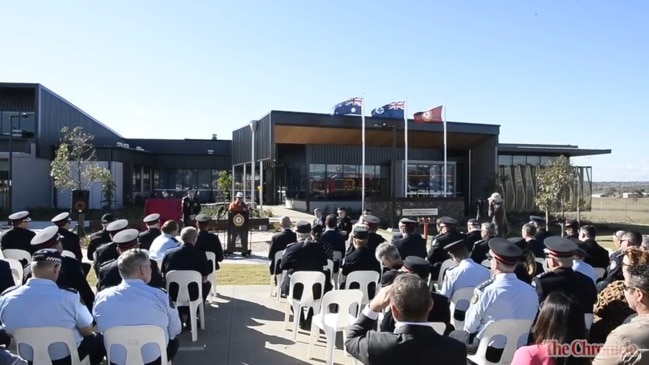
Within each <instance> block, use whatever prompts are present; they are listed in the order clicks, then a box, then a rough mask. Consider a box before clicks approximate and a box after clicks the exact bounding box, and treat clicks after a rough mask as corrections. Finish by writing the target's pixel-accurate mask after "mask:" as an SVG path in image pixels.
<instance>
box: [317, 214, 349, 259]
mask: <svg viewBox="0 0 649 365" xmlns="http://www.w3.org/2000/svg"><path fill="white" fill-rule="evenodd" d="M337 224H338V218H336V216H335V215H333V214H329V215H328V216H327V218H326V219H325V227H326V228H325V231H324V232H323V233H322V236H320V241H322V242H327V243H329V245H330V246H331V249H332V250H333V251H338V252H340V253H341V254H343V256H344V255H345V235H344V233H341V232H340V231H339V230H338V229H337V228H336V225H337Z"/></svg>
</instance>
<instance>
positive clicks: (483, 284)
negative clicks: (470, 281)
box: [476, 279, 494, 290]
mask: <svg viewBox="0 0 649 365" xmlns="http://www.w3.org/2000/svg"><path fill="white" fill-rule="evenodd" d="M493 282H494V279H489V280H487V281H485V282H484V283H482V284H480V285H478V286H476V289H477V290H482V289H484V288H486V287H488V286H489V285H490V284H491V283H493Z"/></svg>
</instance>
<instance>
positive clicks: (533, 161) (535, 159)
mask: <svg viewBox="0 0 649 365" xmlns="http://www.w3.org/2000/svg"><path fill="white" fill-rule="evenodd" d="M527 164H528V165H535V166H538V165H540V164H541V156H527Z"/></svg>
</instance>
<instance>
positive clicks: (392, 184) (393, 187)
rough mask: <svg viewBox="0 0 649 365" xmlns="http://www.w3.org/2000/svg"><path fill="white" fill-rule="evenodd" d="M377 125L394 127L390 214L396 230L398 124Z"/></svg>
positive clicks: (392, 224)
mask: <svg viewBox="0 0 649 365" xmlns="http://www.w3.org/2000/svg"><path fill="white" fill-rule="evenodd" d="M374 126H375V127H379V128H391V129H392V152H391V156H392V159H391V160H392V161H391V163H390V180H391V181H390V197H391V201H392V204H391V205H392V209H391V210H392V213H391V214H390V228H391V229H392V230H394V224H395V223H396V215H395V211H396V209H397V207H396V205H397V203H396V198H395V193H396V192H397V189H396V186H395V185H396V175H397V174H396V169H395V161H396V156H395V152H396V151H397V126H396V125H394V124H388V123H381V124H378V123H377V124H374Z"/></svg>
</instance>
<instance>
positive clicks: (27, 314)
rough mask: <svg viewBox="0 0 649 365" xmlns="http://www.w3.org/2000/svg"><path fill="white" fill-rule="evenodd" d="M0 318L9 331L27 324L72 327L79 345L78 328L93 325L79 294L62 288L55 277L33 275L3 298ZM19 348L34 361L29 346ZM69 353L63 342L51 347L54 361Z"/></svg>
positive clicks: (0, 298)
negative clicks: (35, 276) (38, 277)
mask: <svg viewBox="0 0 649 365" xmlns="http://www.w3.org/2000/svg"><path fill="white" fill-rule="evenodd" d="M0 321H2V324H3V325H4V328H5V329H6V330H7V332H9V333H11V332H12V331H13V330H15V329H17V328H26V327H64V328H69V329H71V330H72V333H73V335H74V340H75V342H76V344H77V347H79V344H81V340H82V339H83V337H82V336H81V333H79V330H78V328H83V327H88V326H90V325H92V315H91V314H90V312H89V311H88V308H86V306H85V305H83V304H82V303H81V298H80V297H79V294H78V293H76V292H73V291H69V290H65V289H61V288H59V287H58V286H57V285H56V283H55V282H53V281H52V280H48V279H37V278H30V279H29V280H27V282H26V283H25V285H23V286H20V287H18V288H17V289H14V290H11V291H9V292H7V293H5V294H4V295H3V296H2V297H0ZM20 351H21V353H22V354H23V355H25V356H24V357H25V358H26V359H27V360H32V358H33V351H32V349H31V348H30V347H28V346H25V347H24V348H23V347H21V348H20ZM67 356H70V352H69V351H68V347H67V346H65V345H64V344H61V343H57V344H54V345H52V346H51V347H50V357H51V358H52V360H59V359H62V358H64V357H67Z"/></svg>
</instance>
